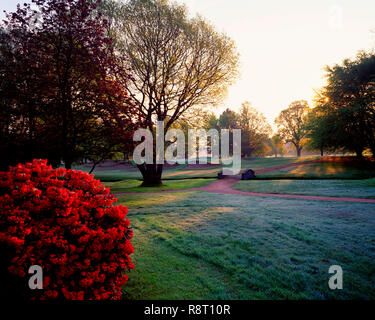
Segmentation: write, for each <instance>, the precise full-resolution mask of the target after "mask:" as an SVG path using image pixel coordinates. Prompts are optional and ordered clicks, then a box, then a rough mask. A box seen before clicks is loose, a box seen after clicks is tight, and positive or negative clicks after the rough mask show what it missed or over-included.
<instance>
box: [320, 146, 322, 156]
mask: <svg viewBox="0 0 375 320" xmlns="http://www.w3.org/2000/svg"><path fill="white" fill-rule="evenodd" d="M320 156H321V157H323V148H320Z"/></svg>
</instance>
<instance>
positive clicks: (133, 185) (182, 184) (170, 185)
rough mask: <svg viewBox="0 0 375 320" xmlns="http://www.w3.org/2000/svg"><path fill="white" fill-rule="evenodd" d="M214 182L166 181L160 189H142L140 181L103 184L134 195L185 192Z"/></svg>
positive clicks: (200, 180)
mask: <svg viewBox="0 0 375 320" xmlns="http://www.w3.org/2000/svg"><path fill="white" fill-rule="evenodd" d="M212 181H214V179H190V180H189V179H184V180H165V181H163V185H161V186H159V187H140V185H141V183H142V182H141V181H139V180H122V181H116V182H103V184H104V185H106V186H107V187H110V189H111V192H114V193H121V192H124V193H127V192H129V193H133V192H150V191H166V190H183V189H190V188H197V187H202V186H205V185H207V184H209V183H211V182H212Z"/></svg>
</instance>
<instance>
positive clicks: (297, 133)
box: [275, 100, 310, 157]
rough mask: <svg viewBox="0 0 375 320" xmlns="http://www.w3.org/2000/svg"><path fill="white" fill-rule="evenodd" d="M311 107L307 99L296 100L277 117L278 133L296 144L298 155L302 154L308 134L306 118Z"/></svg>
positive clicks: (286, 140) (285, 139)
mask: <svg viewBox="0 0 375 320" xmlns="http://www.w3.org/2000/svg"><path fill="white" fill-rule="evenodd" d="M309 109H310V107H309V105H308V103H307V101H305V100H299V101H294V102H292V103H291V104H290V105H289V107H288V108H286V109H284V110H282V111H281V112H280V114H279V116H278V117H277V118H276V119H275V123H276V125H277V126H278V133H279V134H280V136H281V137H282V138H283V139H284V141H285V142H290V143H292V144H293V145H294V146H295V148H296V153H297V157H299V156H301V151H302V149H303V146H304V143H305V140H304V139H305V137H306V135H307V129H306V119H307V114H308V112H309Z"/></svg>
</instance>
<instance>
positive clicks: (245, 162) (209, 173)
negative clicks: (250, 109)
mask: <svg viewBox="0 0 375 320" xmlns="http://www.w3.org/2000/svg"><path fill="white" fill-rule="evenodd" d="M316 158H317V157H301V158H293V157H285V158H281V157H280V158H245V159H242V162H241V167H242V170H241V171H242V172H243V171H245V170H247V169H250V168H251V169H254V170H256V169H264V168H270V167H275V166H280V165H284V164H290V163H295V162H300V161H308V160H313V159H316ZM197 163H198V162H197ZM104 168H105V169H104ZM74 169H76V170H82V171H86V172H88V171H89V170H90V169H91V168H90V167H87V166H74ZM221 169H222V168H221V166H219V167H214V168H212V167H211V168H210V167H208V168H207V169H205V168H201V169H191V168H187V165H186V164H182V165H179V166H177V167H174V168H168V169H164V170H163V176H162V177H163V179H164V180H175V179H191V178H216V177H217V174H218V172H219V171H220V170H221ZM93 173H94V175H95V177H96V178H97V179H100V180H101V181H106V182H114V181H121V180H129V179H136V180H140V179H142V175H141V173H140V172H139V171H138V170H137V169H136V168H132V169H130V168H126V169H116V166H114V167H113V168H110V166H109V165H104V166H103V167H97V168H96V169H95V170H94V172H93Z"/></svg>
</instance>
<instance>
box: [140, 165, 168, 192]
mask: <svg viewBox="0 0 375 320" xmlns="http://www.w3.org/2000/svg"><path fill="white" fill-rule="evenodd" d="M137 167H138V169H139V170H140V171H141V173H142V177H143V182H142V184H141V187H158V186H160V185H162V181H161V175H162V173H163V165H162V164H141V165H137Z"/></svg>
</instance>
